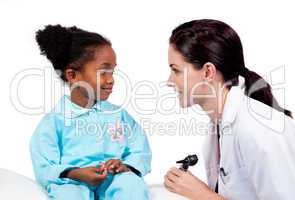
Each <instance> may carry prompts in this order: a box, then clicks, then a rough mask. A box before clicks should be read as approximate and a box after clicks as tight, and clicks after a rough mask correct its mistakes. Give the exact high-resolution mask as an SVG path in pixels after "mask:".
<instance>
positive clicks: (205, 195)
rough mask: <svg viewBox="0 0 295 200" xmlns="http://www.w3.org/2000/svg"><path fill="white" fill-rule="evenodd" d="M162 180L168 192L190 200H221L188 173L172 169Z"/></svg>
mask: <svg viewBox="0 0 295 200" xmlns="http://www.w3.org/2000/svg"><path fill="white" fill-rule="evenodd" d="M164 179H165V182H164V185H165V187H166V188H167V189H168V190H169V191H170V192H174V193H177V194H179V195H181V196H184V197H187V198H189V199H191V200H202V199H206V200H211V199H212V200H213V199H216V200H217V199H218V200H222V199H223V198H222V197H220V196H218V194H216V193H215V192H213V191H212V190H211V189H210V188H209V187H208V186H207V185H206V184H205V183H204V182H202V181H201V180H200V179H198V178H197V177H196V176H194V175H193V174H192V173H191V172H190V171H187V172H185V171H182V170H180V169H177V168H175V167H173V168H171V169H170V170H169V171H168V172H167V174H166V175H165V178H164Z"/></svg>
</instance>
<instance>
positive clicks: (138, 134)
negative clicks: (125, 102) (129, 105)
mask: <svg viewBox="0 0 295 200" xmlns="http://www.w3.org/2000/svg"><path fill="white" fill-rule="evenodd" d="M122 117H123V122H124V129H125V131H126V132H127V134H125V135H126V136H127V138H126V139H127V149H126V151H125V153H124V155H123V163H124V164H125V165H127V166H129V167H130V168H131V169H133V170H135V171H138V172H139V174H138V175H139V176H145V175H146V174H147V173H149V172H150V171H151V159H152V153H151V149H150V146H149V142H148V139H147V136H146V134H145V132H144V130H143V129H142V128H141V127H140V125H139V124H138V123H137V122H136V121H135V120H134V119H133V118H132V117H131V116H130V115H129V114H128V113H127V112H126V111H125V110H124V111H123V116H122Z"/></svg>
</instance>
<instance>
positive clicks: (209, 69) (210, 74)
mask: <svg viewBox="0 0 295 200" xmlns="http://www.w3.org/2000/svg"><path fill="white" fill-rule="evenodd" d="M203 69H204V73H205V80H206V81H207V82H212V80H214V78H215V76H216V67H215V65H214V64H213V63H211V62H207V63H205V64H204V66H203Z"/></svg>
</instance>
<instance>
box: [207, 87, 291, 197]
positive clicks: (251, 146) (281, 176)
mask: <svg viewBox="0 0 295 200" xmlns="http://www.w3.org/2000/svg"><path fill="white" fill-rule="evenodd" d="M212 133H213V134H210V135H209V136H207V138H206V140H205V144H204V149H203V150H204V152H203V153H204V159H205V168H206V173H207V178H208V185H209V187H210V188H211V189H212V190H214V189H215V186H216V183H217V179H218V187H219V194H220V195H221V196H223V197H224V198H225V199H227V200H255V199H259V200H264V199H265V200H294V199H295V123H294V121H293V119H291V118H289V117H287V116H286V115H284V114H283V113H281V112H278V111H276V110H274V109H272V108H271V107H269V106H267V105H265V104H263V103H260V102H259V101H256V100H254V99H252V98H249V97H247V96H245V95H244V93H243V91H242V90H241V88H240V87H238V86H235V87H232V88H231V90H230V92H229V93H228V95H227V99H226V102H225V106H224V110H223V113H222V118H221V124H220V143H219V144H220V146H219V148H220V157H219V153H218V152H219V150H218V138H217V135H216V134H214V133H216V130H214V129H213V130H212Z"/></svg>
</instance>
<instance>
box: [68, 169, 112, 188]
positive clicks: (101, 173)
mask: <svg viewBox="0 0 295 200" xmlns="http://www.w3.org/2000/svg"><path fill="white" fill-rule="evenodd" d="M107 175H108V174H107V171H106V170H105V168H104V167H100V168H98V167H85V168H77V169H73V170H71V171H70V172H69V173H68V174H67V178H70V179H73V180H76V181H81V182H84V183H87V184H89V185H92V186H97V185H99V184H100V183H101V182H103V181H104V180H105V179H106V177H107Z"/></svg>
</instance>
